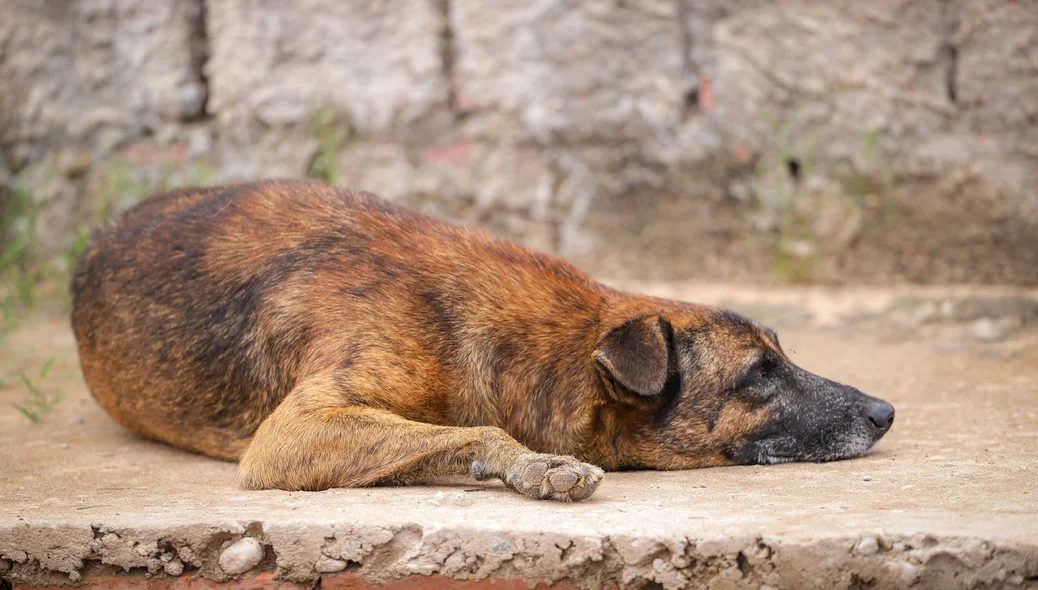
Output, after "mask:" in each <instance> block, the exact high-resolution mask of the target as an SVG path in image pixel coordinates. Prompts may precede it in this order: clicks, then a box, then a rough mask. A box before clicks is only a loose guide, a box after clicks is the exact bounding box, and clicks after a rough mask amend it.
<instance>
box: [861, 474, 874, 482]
mask: <svg viewBox="0 0 1038 590" xmlns="http://www.w3.org/2000/svg"><path fill="white" fill-rule="evenodd" d="M861 480H862V481H872V476H871V475H866V476H865V477H863V478H861Z"/></svg>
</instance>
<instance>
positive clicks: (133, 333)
mask: <svg viewBox="0 0 1038 590" xmlns="http://www.w3.org/2000/svg"><path fill="white" fill-rule="evenodd" d="M72 295H73V306H72V327H73V331H74V333H75V337H76V342H77V348H78V352H79V359H80V364H81V366H82V369H83V375H84V377H85V379H86V382H87V385H88V386H89V388H90V391H91V392H92V394H93V396H94V397H95V398H96V400H97V402H98V403H99V404H100V406H101V407H102V408H103V409H104V410H105V411H106V412H107V413H108V414H110V415H111V416H112V418H114V419H115V421H116V422H118V423H119V424H121V425H122V426H124V427H126V428H128V429H129V430H132V431H133V432H136V433H138V434H139V435H142V436H144V437H147V438H151V439H155V440H158V441H163V442H165V443H168V444H171V445H174V446H177V447H180V448H182V449H187V450H189V451H194V452H198V453H203V454H206V455H209V456H212V457H217V458H220V459H226V460H237V461H239V467H238V478H239V483H240V485H241V486H242V487H244V488H246V489H269V488H276V489H283V490H323V489H327V488H333V487H353V486H374V485H386V484H403V483H418V482H423V481H428V480H430V479H432V478H437V477H442V476H451V475H472V476H475V477H476V478H477V479H487V478H499V479H501V480H502V481H503V482H504V483H505V485H506V486H508V487H509V488H512V489H514V490H516V491H517V492H519V493H521V494H524V495H526V496H529V497H531V498H538V499H552V500H562V501H573V500H583V499H586V498H588V497H589V496H591V495H592V493H593V492H594V491H595V489H596V487H597V486H598V484H599V482H600V481H601V480H602V478H603V469H604V470H630V469H691V468H699V467H710V466H718V465H733V464H740V465H743V464H771V463H784V462H788V461H815V462H823V461H832V460H838V459H847V458H853V457H858V456H861V455H863V454H865V453H866V452H867V451H868V450H869V449H870V448H871V447H872V446H873V445H874V444H875V443H876V441H878V440H879V439H880V438H881V437H882V436H883V435H884V434H885V433H886V432H887V431H888V430H889V429H890V427H891V424H892V423H893V420H894V408H893V406H891V405H890V404H888V403H887V402H885V401H882V400H879V399H876V398H873V397H869V396H867V395H865V394H863V393H862V392H860V391H858V390H857V389H854V388H852V387H849V386H846V385H841V384H839V383H835V382H833V381H830V380H827V379H824V378H822V377H819V376H817V375H814V374H811V373H809V372H807V371H805V370H803V369H801V368H800V367H798V366H796V365H795V364H793V363H792V362H791V361H790V359H789V357H788V356H787V355H786V354H785V352H783V349H782V347H781V345H780V344H779V339H778V336H777V335H776V334H775V332H774V331H772V330H771V329H769V328H767V327H764V326H761V325H759V324H757V323H755V322H753V321H751V320H749V319H747V318H745V317H742V316H740V315H737V314H735V313H733V312H730V311H726V310H724V309H719V308H715V307H709V306H704V305H696V304H691V303H684V302H679V301H670V300H664V299H656V298H652V297H647V296H643V295H637V294H632V293H626V292H621V291H618V290H614V289H611V288H609V287H606V286H604V285H602V284H600V283H598V282H596V281H595V280H593V279H592V278H591V277H590V276H588V275H587V274H585V273H583V272H581V271H580V270H578V269H577V268H576V267H574V266H572V265H570V264H568V263H567V262H564V261H562V260H560V259H557V258H554V257H551V256H548V255H544V254H540V253H537V252H534V251H531V250H529V249H527V248H524V247H522V246H519V245H517V244H513V243H510V242H506V241H503V240H500V239H497V238H494V237H492V236H490V235H489V234H486V233H483V232H480V231H473V230H469V229H463V228H460V227H456V226H453V225H450V224H448V223H445V222H442V221H439V220H436V219H433V218H430V217H427V216H424V215H420V214H418V213H415V212H413V211H410V210H407V209H405V208H402V207H399V206H397V205H394V204H392V203H390V202H388V201H385V200H382V199H380V198H378V197H377V196H375V195H372V194H369V193H365V192H356V191H350V190H345V189H342V188H337V187H332V186H329V185H326V184H322V183H318V182H310V181H267V182H259V183H250V184H238V185H231V186H225V187H217V188H198V189H180V190H174V191H172V192H167V193H164V194H158V195H154V196H152V197H150V198H148V199H146V200H144V201H142V202H141V203H140V204H139V205H137V206H136V207H134V208H132V209H130V210H129V211H127V212H126V213H125V214H123V216H122V217H121V218H120V219H119V220H118V221H117V222H115V223H114V224H111V225H110V226H108V227H105V228H102V229H100V230H99V231H97V232H95V234H94V236H93V237H92V238H91V241H90V243H89V245H88V247H87V248H86V250H85V251H84V253H83V255H82V256H81V258H80V260H79V262H78V265H77V268H76V272H75V276H74V279H73V282H72Z"/></svg>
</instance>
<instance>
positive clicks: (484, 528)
mask: <svg viewBox="0 0 1038 590" xmlns="http://www.w3.org/2000/svg"><path fill="white" fill-rule="evenodd" d="M685 292H686V293H687V291H685ZM704 292H705V293H708V295H709V296H707V297H706V299H710V298H711V297H713V298H723V297H727V296H728V295H726V294H725V293H722V292H719V291H718V292H710V291H704ZM711 293H712V294H711ZM789 293H793V292H792V291H787V292H786V295H789ZM794 294H795V293H794ZM786 295H783V297H785V296H786ZM812 297H821V298H822V299H823V300H824V299H825V296H819V295H818V294H817V293H816V294H815V295H812ZM763 299H768V298H763ZM787 299H789V300H793V299H796V297H794V296H789V297H787ZM787 299H783V298H782V297H779V298H778V299H775V298H771V299H770V301H771V302H772V303H774V302H775V301H781V302H783V304H785V303H788V301H787ZM806 299H810V297H806V296H805V298H802V299H800V300H798V301H801V303H802V302H803V300H806ZM851 299H853V297H852V298H851ZM866 299H871V298H866ZM836 300H841V298H840V297H835V298H830V303H832V302H833V301H836ZM755 303H759V301H757V302H755ZM815 307H818V306H817V305H815ZM769 309H772V310H773V311H774V310H781V309H785V308H782V307H775V306H774V305H773V306H772V307H771V308H769ZM809 311H810V310H809ZM816 311H817V310H816ZM830 311H832V310H830ZM821 315H825V314H821ZM829 315H830V316H832V313H830V314H829ZM814 316H819V314H818V313H815V314H814ZM790 317H813V316H812V315H811V313H806V315H804V316H790ZM989 319H991V318H989ZM970 321H971V322H973V321H975V320H970ZM992 321H998V318H994V319H992ZM792 323H799V324H800V325H801V327H800V328H796V329H793V328H789V327H786V328H785V329H782V330H781V332H780V334H781V337H782V341H783V344H784V346H785V347H786V348H787V350H788V351H789V352H790V354H791V355H792V357H793V359H794V360H795V361H796V362H798V363H799V364H801V365H803V366H805V367H806V368H808V369H810V370H813V371H817V372H819V373H822V374H824V375H827V376H831V377H833V378H836V379H839V380H842V381H845V382H849V383H852V384H855V385H856V386H859V387H860V388H861V389H863V390H864V391H866V392H869V393H872V394H875V395H879V396H882V397H884V398H886V399H888V400H889V401H891V402H892V403H893V404H894V405H895V406H896V407H897V412H898V413H897V421H896V422H895V424H894V427H893V430H892V431H891V433H890V434H889V435H888V436H887V437H886V438H885V439H884V440H883V441H882V442H881V443H880V444H879V445H878V446H877V448H876V449H875V450H874V451H873V452H872V453H870V454H869V455H868V456H866V457H865V458H862V459H858V460H852V461H846V462H840V463H830V464H822V465H814V464H790V465H779V466H771V467H730V468H718V469H705V470H698V471H686V472H668V473H659V472H641V473H610V474H607V476H606V479H605V481H604V483H603V485H602V486H601V487H600V489H599V491H598V492H597V493H596V495H595V496H594V497H593V498H592V500H591V501H589V502H586V503H582V504H571V505H564V504H555V503H546V502H535V501H530V500H526V499H524V498H522V497H519V496H518V495H516V494H513V493H511V492H508V491H507V490H505V489H503V488H502V487H501V486H500V485H497V484H483V483H476V482H472V481H464V480H462V481H449V482H443V483H442V484H441V485H437V486H415V487H405V488H376V489H355V490H331V491H326V492H317V493H306V492H296V493H289V492H280V491H263V492H245V491H242V490H239V489H237V488H236V487H235V486H234V483H233V475H234V470H235V466H234V465H233V464H230V463H223V462H219V461H214V460H210V459H207V458H203V457H199V456H194V455H190V454H187V453H184V452H181V451H178V450H175V449H172V448H168V447H165V446H162V445H159V444H155V443H151V442H147V441H144V440H141V439H138V438H136V437H134V436H133V435H131V434H129V433H127V432H126V431H124V430H122V429H121V428H119V427H118V426H117V425H115V423H114V422H112V421H111V420H110V419H109V418H108V417H107V416H106V415H104V414H103V413H102V411H101V410H100V409H99V408H98V407H97V406H96V405H95V404H94V402H93V401H92V399H90V397H89V395H88V393H87V392H86V390H85V388H84V386H83V384H82V381H81V380H80V378H79V376H78V371H77V367H76V357H75V351H74V343H73V340H72V336H71V334H70V333H69V330H68V329H67V328H66V326H65V323H64V320H60V319H59V320H53V319H36V320H32V321H28V322H27V323H25V324H23V327H22V328H21V329H19V330H18V331H16V332H15V333H12V334H10V335H9V336H8V337H7V339H6V342H4V343H3V344H0V360H2V363H0V376H3V379H4V382H3V385H2V386H0V450H2V452H0V473H2V477H0V576H2V577H4V578H6V579H7V580H9V581H11V582H13V583H14V584H15V585H43V584H62V583H72V582H76V581H79V580H81V579H82V580H88V579H96V578H98V577H104V576H109V577H110V576H117V577H118V576H128V577H132V578H138V579H140V578H143V577H149V578H160V579H165V578H178V577H180V578H183V577H185V576H193V577H195V578H201V577H204V578H208V579H211V580H215V581H225V580H229V579H231V577H232V576H231V575H230V574H228V573H227V572H225V571H224V570H223V569H221V563H223V564H225V567H228V568H229V569H231V570H233V571H235V572H240V571H242V568H243V567H252V569H251V570H249V571H247V572H246V573H243V574H241V576H242V577H243V579H244V578H245V577H247V576H256V575H257V574H259V575H264V576H266V575H269V574H266V573H263V572H271V573H273V574H274V576H275V577H276V578H277V579H280V580H286V581H294V582H300V583H312V582H315V581H316V580H318V579H319V577H321V576H327V575H330V574H334V573H335V572H345V573H346V574H348V575H351V576H359V578H361V579H364V580H367V581H371V582H374V583H386V582H389V581H392V580H397V579H401V578H408V579H412V580H414V579H416V577H420V579H422V580H427V581H437V580H438V581H439V582H449V581H450V580H452V579H470V580H471V579H516V578H519V579H521V580H522V581H523V583H530V584H533V583H542V584H552V583H557V584H560V585H563V586H568V587H578V588H592V587H624V588H627V587H631V588H660V587H662V588H666V589H668V590H670V589H677V588H705V587H711V588H765V587H769V588H773V589H779V588H791V589H793V588H900V587H907V586H912V587H914V588H941V589H945V588H1038V462H1036V460H1038V331H1036V330H1035V329H1034V326H1033V324H1032V325H1031V327H1025V328H1023V329H1021V330H1018V331H1016V332H1013V333H1012V334H1010V335H1008V336H1005V337H1002V338H987V339H984V338H981V337H979V336H982V335H978V334H976V333H975V332H976V331H975V330H974V328H973V324H971V323H968V324H964V325H963V326H958V327H957V326H956V325H950V324H949V325H945V326H944V328H942V330H943V331H941V332H940V333H939V335H938V333H936V332H934V333H930V332H926V330H924V329H923V327H920V328H918V329H916V330H914V331H910V332H906V331H904V330H902V331H889V330H887V331H885V330H881V329H878V328H875V327H873V328H870V329H868V330H864V329H862V328H861V325H863V324H853V326H857V327H852V324H849V323H847V322H842V323H838V325H833V326H830V327H827V328H821V327H818V325H817V322H816V321H811V320H797V321H796V322H792ZM823 323H824V322H823ZM959 327H961V328H962V329H961V330H960V329H958V328H959ZM945 328H946V329H945ZM51 357H54V358H56V361H55V363H54V366H53V368H52V369H51V372H50V374H49V375H48V376H47V377H46V378H44V379H37V378H36V377H35V375H37V374H38V372H39V368H40V367H41V366H42V365H43V364H44V363H45V362H46V360H47V359H48V358H51ZM20 370H24V371H25V372H26V374H27V375H28V376H29V377H30V378H31V380H33V381H34V383H35V384H36V385H37V386H38V387H40V388H41V389H42V390H44V391H45V392H48V393H58V392H63V393H65V394H67V397H66V399H64V400H63V401H62V402H61V403H59V404H58V405H57V406H56V407H55V408H54V409H53V411H51V412H50V413H49V414H48V415H47V416H46V418H45V420H44V421H43V422H42V423H40V424H30V423H29V421H28V420H26V419H24V418H23V417H21V416H20V415H19V414H17V413H16V412H15V411H13V410H12V409H11V404H12V403H15V402H19V401H20V400H21V399H22V398H23V396H24V394H25V388H24V386H23V384H22V383H20V382H19V380H18V379H17V378H16V375H17V373H18V371H20ZM243 538H251V539H254V540H255V542H253V541H248V542H244V543H243V542H241V539H243ZM232 545H234V548H233V549H228V547H231V546H232ZM257 551H258V552H259V553H257ZM230 563H233V564H235V565H226V564H230ZM242 564H244V565H242ZM253 566H254V567H253ZM426 576H433V577H428V578H426ZM438 576H442V578H441V577H438ZM487 583H489V582H487ZM414 587H419V586H414ZM472 587H475V586H472ZM488 587H489V586H488Z"/></svg>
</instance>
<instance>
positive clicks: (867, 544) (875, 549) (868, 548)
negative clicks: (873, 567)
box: [858, 537, 879, 555]
mask: <svg viewBox="0 0 1038 590" xmlns="http://www.w3.org/2000/svg"><path fill="white" fill-rule="evenodd" d="M858 553H860V554H861V555H875V554H877V553H879V542H878V541H876V539H875V537H865V538H864V539H862V540H861V541H860V542H859V543H858Z"/></svg>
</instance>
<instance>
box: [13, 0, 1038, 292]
mask: <svg viewBox="0 0 1038 590" xmlns="http://www.w3.org/2000/svg"><path fill="white" fill-rule="evenodd" d="M0 48H2V51H3V53H2V57H0V150H2V154H3V156H4V158H3V160H4V165H3V166H0V177H2V176H5V174H4V172H5V170H6V176H12V175H16V174H18V175H23V176H24V177H26V178H29V179H31V180H32V183H34V184H35V185H39V186H40V187H41V188H40V190H39V195H40V196H39V198H40V199H41V200H44V201H47V203H48V207H49V208H50V213H49V218H50V219H52V220H54V221H53V223H51V224H50V225H51V226H52V227H54V228H60V226H61V223H60V220H61V218H62V217H63V216H64V217H68V218H70V219H71V218H75V217H76V216H77V215H79V216H82V213H83V210H84V209H89V208H90V205H89V204H90V203H92V202H93V200H96V199H97V198H98V197H97V195H99V194H102V193H104V194H110V193H112V192H113V191H115V192H119V191H120V190H121V191H123V192H126V190H128V189H124V188H119V187H113V185H114V184H117V183H114V182H112V176H113V173H112V168H113V166H117V167H120V168H119V170H120V174H127V173H126V172H125V169H129V172H128V174H130V175H131V176H133V177H134V178H137V179H141V180H140V182H136V183H133V186H134V187H138V188H137V189H136V190H137V191H138V192H141V189H140V188H139V187H140V186H149V187H156V186H159V185H164V184H168V183H169V182H168V176H169V169H170V168H173V169H175V171H176V174H179V175H180V176H179V178H181V179H182V180H183V181H184V182H191V181H193V180H197V178H196V177H197V176H200V175H198V174H192V173H190V170H192V168H191V166H193V165H195V164H196V163H198V162H202V163H205V164H206V165H207V166H209V167H211V169H212V170H213V173H212V174H207V175H205V176H206V178H205V180H206V181H224V180H238V179H245V178H254V177H260V176H302V175H305V174H307V173H308V172H312V171H314V170H315V167H314V165H315V162H323V164H322V165H323V166H324V168H323V169H324V170H329V169H333V170H334V171H335V172H336V173H337V176H339V177H341V181H342V182H343V183H344V184H348V185H351V186H355V187H360V188H364V189H367V190H371V191H373V192H376V193H379V194H382V195H384V196H386V197H389V198H392V199H394V200H398V201H401V202H404V203H406V204H408V205H411V206H415V207H417V208H419V209H422V210H424V211H427V212H430V213H433V214H436V215H440V216H444V217H447V218H450V219H452V220H455V221H459V222H463V223H468V224H473V225H480V226H484V227H488V228H490V229H491V231H493V232H495V233H498V234H501V235H504V236H506V237H509V238H514V239H519V240H521V241H524V242H526V243H528V244H530V245H533V246H535V247H538V248H540V249H544V250H549V251H553V252H557V253H561V254H563V255H566V256H568V257H571V258H573V259H574V260H575V261H576V262H577V263H578V264H580V265H582V266H584V267H587V268H589V269H590V270H592V271H594V272H598V273H601V274H607V275H615V276H623V277H640V278H687V277H698V278H725V279H749V280H754V281H758V280H761V279H762V278H764V277H768V276H769V275H776V276H778V277H779V278H781V279H785V280H823V281H834V280H848V281H853V280H858V281H872V282H890V281H894V282H897V281H915V282H988V283H996V282H1011V283H1020V284H1038V270H1036V269H1038V191H1036V189H1035V188H1034V187H1035V186H1038V0H1017V1H1008V0H978V1H975V2H967V1H965V0H923V1H912V0H879V1H877V2H870V3H861V2H854V1H852V0H840V1H838V2H835V3H822V4H820V3H817V2H808V1H806V0H804V1H794V2H783V3H781V4H775V3H767V2H760V1H757V0H736V1H734V2H731V1H722V0H631V1H626V2H616V1H614V0H594V1H590V2H577V1H569V0H566V1H557V0H541V1H536V2H529V1H517V0H495V1H494V2H492V3H487V2H482V1H477V0H421V1H418V2H404V1H402V0H401V1H393V2H374V1H364V0H351V1H350V2H339V1H331V0H305V1H303V2H298V3H293V4H292V5H291V8H289V7H288V6H287V5H285V4H284V3H280V2H274V1H272V0H248V1H238V0H162V1H158V2H145V1H144V0H75V1H72V2H53V1H49V0H48V1H45V2H35V1H29V0H4V1H3V2H0ZM316 115H321V116H322V117H323V118H321V117H317V116H316ZM113 162H114V164H113ZM55 176H57V179H55V178H54V177H55ZM19 177H22V176H19ZM0 180H2V178H0ZM44 181H47V182H44ZM124 184H125V183H124ZM137 197H139V195H129V196H126V195H122V196H119V197H118V198H117V200H118V201H120V202H129V201H132V200H133V199H134V198H137ZM84 203H87V205H84ZM51 233H52V234H53V235H54V236H57V240H56V241H57V242H58V243H60V241H61V240H60V238H61V236H64V235H67V234H68V232H62V231H57V230H55V231H53V232H51ZM646 259H648V260H650V262H646Z"/></svg>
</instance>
